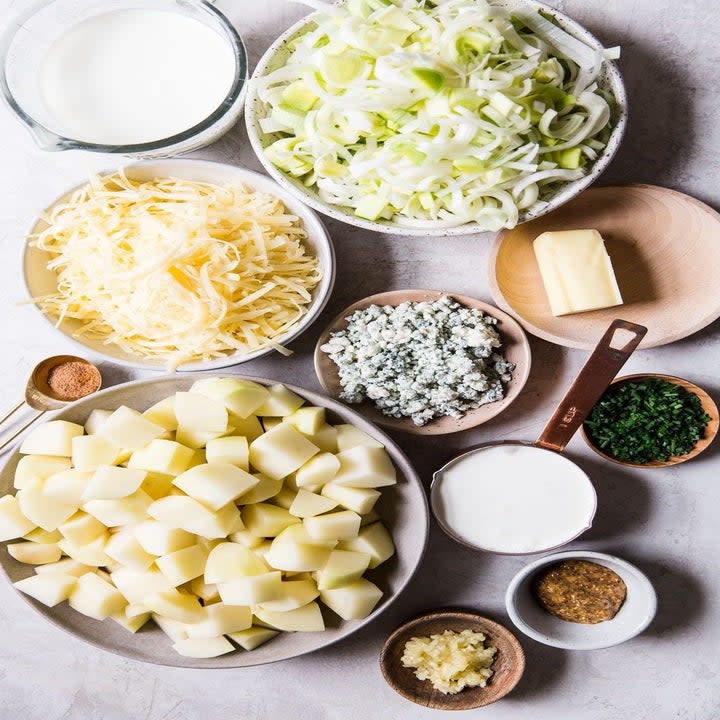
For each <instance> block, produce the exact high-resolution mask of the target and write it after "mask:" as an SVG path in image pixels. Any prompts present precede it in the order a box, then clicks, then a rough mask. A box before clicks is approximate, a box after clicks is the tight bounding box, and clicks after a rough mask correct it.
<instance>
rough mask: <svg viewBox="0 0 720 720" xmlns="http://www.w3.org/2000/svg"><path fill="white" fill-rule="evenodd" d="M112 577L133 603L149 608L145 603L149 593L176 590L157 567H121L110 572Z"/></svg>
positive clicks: (118, 587)
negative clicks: (139, 568) (142, 568)
mask: <svg viewBox="0 0 720 720" xmlns="http://www.w3.org/2000/svg"><path fill="white" fill-rule="evenodd" d="M110 579H111V580H112V582H113V584H114V585H115V587H116V588H117V589H118V590H119V591H120V592H121V593H122V594H123V596H124V597H125V598H126V599H127V601H128V602H129V603H130V604H131V605H142V606H143V607H144V608H147V609H149V608H148V606H147V605H146V604H145V598H147V597H148V595H152V594H156V593H163V592H174V590H175V589H174V588H173V586H172V585H171V584H170V583H169V582H168V581H167V578H166V577H165V576H164V575H163V574H162V573H161V572H160V571H159V570H155V569H150V570H134V569H133V568H130V567H120V568H118V569H117V570H113V571H112V572H111V573H110Z"/></svg>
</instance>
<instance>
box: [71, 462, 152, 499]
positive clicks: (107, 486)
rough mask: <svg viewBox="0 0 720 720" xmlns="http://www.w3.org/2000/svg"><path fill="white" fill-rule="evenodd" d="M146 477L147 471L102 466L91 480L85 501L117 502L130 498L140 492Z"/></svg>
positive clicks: (84, 496)
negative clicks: (139, 489)
mask: <svg viewBox="0 0 720 720" xmlns="http://www.w3.org/2000/svg"><path fill="white" fill-rule="evenodd" d="M146 475H147V473H146V472H145V470H134V469H131V468H125V467H115V466H113V465H101V466H100V467H99V468H98V469H97V470H96V471H95V472H94V473H93V476H92V477H91V478H90V482H89V483H88V485H87V487H86V488H85V491H84V492H83V495H82V496H83V499H84V500H117V499H120V498H125V497H128V496H129V495H132V494H133V493H135V492H136V491H137V490H138V488H139V487H140V485H142V483H143V480H145V476H146ZM143 494H146V493H143Z"/></svg>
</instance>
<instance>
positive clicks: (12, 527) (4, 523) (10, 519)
mask: <svg viewBox="0 0 720 720" xmlns="http://www.w3.org/2000/svg"><path fill="white" fill-rule="evenodd" d="M36 527H37V523H34V522H32V520H28V518H26V517H25V516H24V515H23V513H22V510H21V509H20V503H18V500H17V498H16V497H15V496H14V495H4V496H3V497H0V542H2V541H4V540H14V539H15V538H19V537H22V536H23V535H27V534H28V533H29V532H30V531H31V530H34V529H35V528H36ZM53 530H54V528H53Z"/></svg>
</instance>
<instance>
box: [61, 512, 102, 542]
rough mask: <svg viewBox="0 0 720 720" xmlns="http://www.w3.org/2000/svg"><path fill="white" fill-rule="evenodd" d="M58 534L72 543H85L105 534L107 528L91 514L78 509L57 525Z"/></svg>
mask: <svg viewBox="0 0 720 720" xmlns="http://www.w3.org/2000/svg"><path fill="white" fill-rule="evenodd" d="M58 530H59V531H60V534H61V535H62V536H63V537H64V538H67V539H68V540H69V541H70V542H71V543H73V544H74V545H78V546H81V545H87V544H88V543H91V542H92V541H93V540H96V539H97V538H99V537H101V536H105V535H107V528H106V527H105V526H104V525H103V524H102V523H101V522H100V521H99V520H98V519H97V518H94V517H93V516H92V515H88V514H87V513H86V512H83V511H82V510H78V511H77V512H76V513H75V514H74V515H72V516H71V517H70V518H69V519H67V520H66V521H65V522H64V523H63V524H62V525H59V526H58Z"/></svg>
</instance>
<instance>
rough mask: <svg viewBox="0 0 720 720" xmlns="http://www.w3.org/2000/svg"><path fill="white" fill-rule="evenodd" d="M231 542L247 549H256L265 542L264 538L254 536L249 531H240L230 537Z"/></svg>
mask: <svg viewBox="0 0 720 720" xmlns="http://www.w3.org/2000/svg"><path fill="white" fill-rule="evenodd" d="M229 539H230V540H232V541H233V542H234V543H239V544H241V545H244V546H245V547H246V548H250V549H251V550H252V549H253V548H256V547H257V546H258V545H260V543H262V542H263V540H264V538H261V537H258V536H257V535H253V534H252V533H251V532H250V531H249V530H238V531H237V532H234V533H232V534H231V535H230V538H229Z"/></svg>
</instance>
